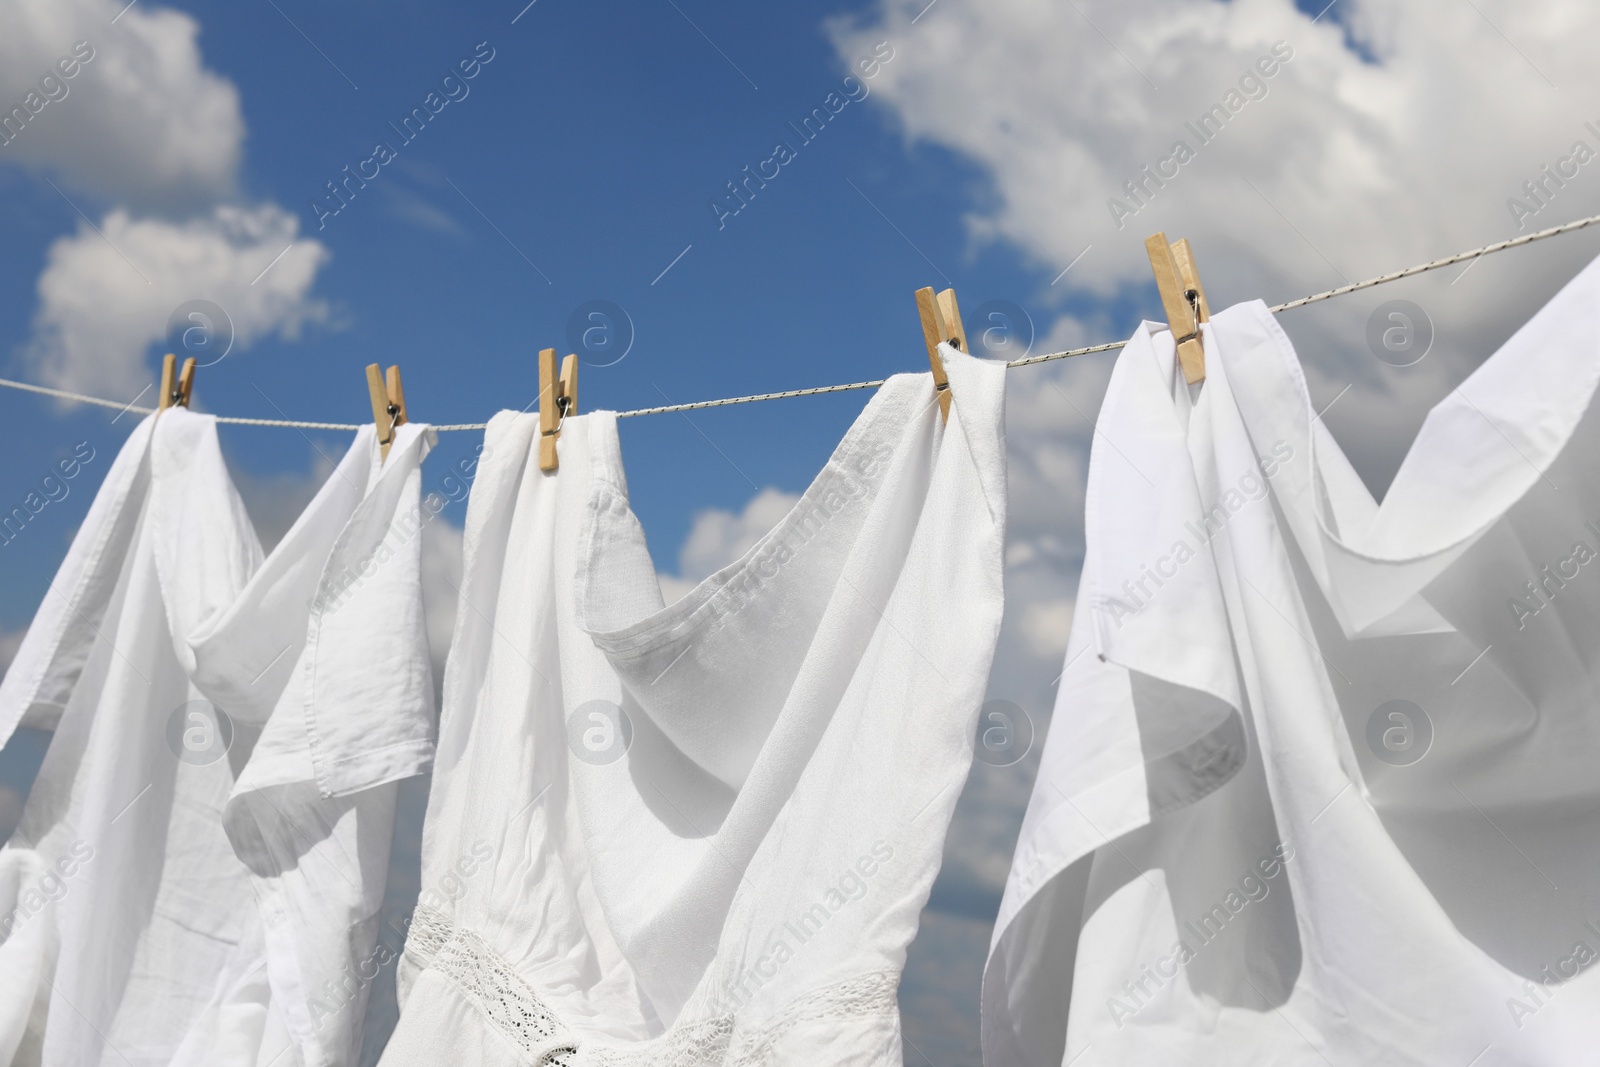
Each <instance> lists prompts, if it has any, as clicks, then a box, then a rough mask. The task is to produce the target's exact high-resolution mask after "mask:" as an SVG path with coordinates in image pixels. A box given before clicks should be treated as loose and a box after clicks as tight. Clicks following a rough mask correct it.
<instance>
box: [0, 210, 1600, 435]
mask: <svg viewBox="0 0 1600 1067" xmlns="http://www.w3.org/2000/svg"><path fill="white" fill-rule="evenodd" d="M1597 222H1600V215H1590V216H1589V217H1588V218H1585V219H1578V220H1577V221H1575V222H1568V223H1563V224H1562V225H1560V226H1552V227H1550V228H1549V229H1548V230H1539V231H1538V232H1536V233H1528V234H1523V235H1522V236H1521V237H1513V238H1510V239H1509V240H1505V241H1498V242H1496V243H1494V244H1490V245H1484V246H1483V247H1482V248H1474V249H1472V250H1471V251H1469V252H1458V253H1456V254H1455V255H1453V256H1446V257H1444V258H1443V259H1436V260H1434V261H1433V262H1431V263H1419V264H1418V265H1416V266H1414V267H1407V268H1405V269H1404V270H1397V271H1393V272H1391V273H1389V274H1380V275H1378V276H1377V277H1376V278H1368V279H1366V280H1365V281H1359V282H1352V283H1350V284H1349V285H1341V286H1339V287H1338V288H1337V289H1329V290H1327V291H1326V292H1321V293H1313V294H1312V295H1311V296H1303V297H1301V298H1300V299H1298V300H1291V301H1289V302H1288V303H1285V304H1275V305H1274V306H1272V307H1270V308H1268V309H1267V310H1269V311H1271V312H1272V313H1273V314H1274V315H1276V314H1278V313H1280V312H1284V311H1292V310H1294V309H1295V308H1300V307H1305V306H1306V305H1307V304H1315V303H1317V302H1319V301H1322V300H1331V299H1332V298H1334V297H1336V296H1344V295H1346V294H1348V293H1355V292H1360V291H1361V290H1363V289H1371V288H1372V287H1373V286H1377V285H1386V284H1388V283H1389V282H1396V281H1399V280H1400V279H1402V278H1410V277H1412V276H1414V275H1417V274H1425V273H1427V272H1428V271H1431V270H1438V269H1439V268H1441V267H1448V266H1451V265H1453V264H1456V263H1463V262H1465V261H1467V260H1469V259H1477V258H1478V257H1480V256H1486V255H1489V254H1491V253H1493V252H1503V251H1505V250H1506V249H1508V248H1517V247H1520V246H1521V245H1526V244H1532V243H1533V242H1534V241H1542V240H1544V239H1545V238H1546V237H1556V236H1559V235H1560V234H1564V233H1572V232H1574V231H1576V230H1581V229H1584V228H1585V227H1588V226H1593V225H1594V224H1595V223H1597ZM1126 344H1127V342H1126V341H1111V342H1108V343H1106V344H1100V345H1090V346H1089V347H1087V348H1072V349H1068V350H1067V351H1065V352H1047V353H1045V354H1044V355H1039V356H1027V357H1025V358H1023V359H1014V360H1011V361H1010V362H1008V363H1007V364H1006V368H1007V369H1008V370H1009V369H1012V368H1015V367H1031V366H1034V365H1035V364H1038V363H1048V362H1050V361H1051V360H1056V359H1070V358H1071V357H1073V356H1088V355H1093V354H1094V353H1096V352H1112V351H1115V350H1116V349H1119V348H1122V347H1123V346H1124V345H1126ZM886 381H888V379H887V378H877V379H874V380H873V381H870V382H848V383H846V384H844V385H819V386H814V387H812V388H810V389H788V390H785V391H783V392H779V393H756V394H754V395H751V396H730V397H725V398H723V399H721V400H697V401H694V402H692V403H688V404H664V405H662V406H660V407H653V408H636V409H634V410H633V411H619V412H617V418H619V419H626V418H631V417H632V416H635V415H666V414H669V413H672V412H677V411H698V410H700V409H702V408H720V407H726V406H728V405H730V404H753V403H756V402H758V401H762V400H783V399H786V398H788V397H794V396H821V395H822V394H824V393H846V392H849V391H851V390H853V389H876V388H878V387H879V386H881V385H883V383H884V382H886ZM0 386H3V387H5V388H7V389H21V390H24V391H26V392H30V393H39V394H42V395H44V396H53V397H56V398H58V399H61V400H70V401H73V402H76V403H79V404H96V405H98V406H100V407H105V408H113V409H116V410H119V411H122V412H130V411H131V412H136V413H138V414H141V415H148V414H150V413H151V412H153V411H154V410H155V409H154V408H147V407H137V406H135V405H133V404H124V403H122V402H121V401H117V400H107V399H105V398H104V397H97V396H86V395H84V394H83V393H74V392H70V391H68V390H65V389H50V388H47V387H45V386H42V385H34V384H32V383H30V382H17V381H12V380H10V379H8V378H0ZM134 399H136V400H137V399H138V398H137V397H135V398H134ZM216 419H217V422H219V423H227V424H229V425H232V426H284V427H289V428H293V429H298V430H348V431H355V430H359V429H360V428H361V424H357V423H346V422H305V421H301V420H298V419H251V418H244V417H242V416H238V415H218V416H217V417H216ZM487 425H488V423H483V422H463V423H454V424H451V425H445V426H435V427H434V429H435V430H437V431H440V432H446V433H447V432H450V431H452V430H482V429H484V428H485V427H487Z"/></svg>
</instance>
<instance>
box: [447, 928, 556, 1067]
mask: <svg viewBox="0 0 1600 1067" xmlns="http://www.w3.org/2000/svg"><path fill="white" fill-rule="evenodd" d="M431 966H432V969H433V970H434V971H435V972H437V973H439V974H442V975H444V976H445V977H446V978H449V979H450V980H451V981H452V982H454V983H455V985H456V987H457V988H458V989H460V990H461V991H462V992H463V993H465V994H466V995H467V997H468V999H470V1000H471V1001H472V1002H473V1003H474V1004H476V1005H477V1007H478V1010H479V1011H481V1012H483V1014H484V1015H485V1016H486V1017H487V1018H488V1019H489V1021H490V1022H492V1023H493V1024H494V1026H495V1029H497V1030H499V1031H500V1032H501V1033H502V1034H504V1035H505V1036H506V1037H507V1038H509V1039H510V1041H511V1043H512V1044H514V1045H515V1046H516V1047H517V1048H519V1049H521V1050H522V1051H524V1052H526V1053H528V1054H529V1055H530V1056H531V1057H532V1058H533V1062H534V1063H536V1064H540V1065H546V1064H548V1065H558V1064H559V1065H570V1064H572V1063H573V1062H574V1061H573V1059H572V1057H573V1055H574V1054H575V1053H576V1051H577V1042H576V1041H574V1040H573V1037H572V1035H571V1034H570V1033H569V1032H568V1031H567V1028H566V1027H564V1026H562V1025H561V1021H560V1020H559V1019H557V1018H556V1016H555V1013H554V1012H552V1011H551V1010H550V1009H549V1008H547V1007H545V1005H544V1001H542V1000H540V999H539V997H538V995H537V994H536V993H534V991H533V990H532V989H531V988H529V986H528V983H527V982H525V981H523V979H522V976H521V975H519V974H517V972H516V971H514V970H512V969H511V968H510V967H508V966H506V963H505V961H504V960H503V959H501V958H500V954H499V953H497V952H496V951H495V950H494V949H493V948H491V947H490V946H489V943H488V942H486V941H484V940H483V938H481V937H479V936H478V935H477V934H475V933H473V932H472V931H471V930H464V929H462V928H460V927H456V928H455V929H454V931H453V932H452V933H451V935H450V939H449V940H448V941H447V942H445V944H444V945H443V946H442V947H441V948H440V949H439V950H438V951H437V952H436V953H435V954H434V957H433V963H432V965H431Z"/></svg>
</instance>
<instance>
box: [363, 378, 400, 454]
mask: <svg viewBox="0 0 1600 1067" xmlns="http://www.w3.org/2000/svg"><path fill="white" fill-rule="evenodd" d="M367 395H368V396H369V397H370V398H371V399H372V421H373V422H374V423H375V424H376V425H377V427H378V447H379V450H380V454H381V457H382V458H383V459H388V458H389V446H390V445H392V444H394V431H395V429H396V428H397V427H399V426H403V425H405V421H406V391H405V387H404V386H402V385H401V384H400V368H399V367H390V368H389V380H388V382H387V383H385V382H384V380H383V372H382V371H381V370H380V369H379V367H378V365H377V364H376V363H368V364H367Z"/></svg>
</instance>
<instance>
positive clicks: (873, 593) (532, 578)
mask: <svg viewBox="0 0 1600 1067" xmlns="http://www.w3.org/2000/svg"><path fill="white" fill-rule="evenodd" d="M944 358H945V361H946V364H947V366H948V369H949V375H950V382H951V390H952V393H953V396H954V405H953V409H952V411H951V414H950V418H949V422H948V424H945V423H944V422H943V421H942V420H941V418H940V416H939V410H938V406H937V405H936V404H935V403H934V394H933V392H932V390H931V388H930V378H929V376H928V375H926V374H924V375H916V376H913V375H903V376H898V377H895V378H892V379H891V380H890V381H889V382H888V384H886V385H885V386H884V387H883V388H882V390H881V391H880V392H879V393H878V395H877V396H875V397H874V398H873V400H872V401H871V402H870V403H869V405H868V406H867V408H866V411H865V412H864V413H863V414H862V415H861V417H860V418H859V419H858V420H857V422H856V424H855V426H854V427H853V428H852V429H851V430H850V432H849V434H848V435H847V436H846V437H845V439H844V441H843V443H842V444H841V445H840V446H839V448H838V449H837V451H835V453H834V455H833V457H832V458H831V460H830V461H829V463H828V464H827V466H826V468H825V469H824V470H823V472H822V473H821V474H820V475H819V476H818V478H817V480H816V481H815V482H814V483H813V484H812V485H811V487H810V489H809V490H808V491H807V492H806V494H805V495H804V496H803V497H802V498H801V500H800V502H799V503H798V504H797V505H796V507H795V509H794V510H793V511H792V512H791V513H790V514H789V515H788V516H787V517H786V518H785V519H784V520H783V521H782V522H780V523H779V524H778V526H777V527H776V528H774V529H773V530H772V531H771V532H770V533H768V534H767V535H766V536H765V537H764V538H762V540H761V541H760V542H758V543H757V544H756V545H755V546H754V547H753V548H751V550H750V551H749V552H748V553H746V555H745V556H744V557H743V558H742V559H740V560H739V561H738V562H736V563H733V564H731V565H729V566H728V567H726V568H724V569H723V570H721V571H719V572H718V573H716V574H715V575H713V576H712V577H710V578H708V579H707V580H706V581H704V582H703V583H701V584H700V585H699V586H698V587H697V588H696V589H695V590H694V591H692V592H691V593H689V594H688V595H687V596H686V597H684V598H683V599H682V600H680V601H678V602H677V603H675V604H673V605H672V606H671V607H667V608H663V607H662V599H661V594H660V590H659V586H658V583H657V579H656V574H655V571H654V568H653V567H652V565H651V561H650V557H649V554H648V552H647V550H646V547H645V541H644V537H643V533H642V531H641V529H640V527H639V524H638V522H637V520H636V519H635V518H634V516H633V513H632V512H631V511H630V510H629V508H628V503H627V491H626V488H625V484H626V483H625V480H624V476H623V471H622V464H621V455H620V449H619V446H618V440H617V432H616V419H615V416H614V415H612V414H610V413H606V412H601V413H596V414H590V415H585V416H582V417H574V418H569V419H567V420H566V421H565V424H564V426H563V428H562V430H561V437H560V442H559V451H560V469H559V471H557V472H555V473H553V474H546V473H544V472H542V471H540V469H539V466H538V464H537V462H535V461H534V459H533V457H534V456H535V455H536V454H537V419H536V417H534V416H531V415H518V414H514V413H508V412H502V413H501V414H500V415H498V416H496V417H495V419H494V420H493V421H491V423H490V424H489V429H488V432H487V435H486V442H485V449H484V453H483V458H482V460H481V461H480V464H479V467H478V471H477V475H476V484H475V485H474V487H473V491H472V498H471V501H470V504H469V506H468V512H467V525H466V533H465V554H466V555H465V569H464V579H463V584H462V589H461V603H460V607H459V612H458V615H457V626H456V634H455V640H454V644H453V646H452V648H451V654H450V660H449V664H448V666H447V667H446V672H445V690H444V692H445V696H444V711H443V715H442V719H441V724H440V737H439V753H438V758H437V762H436V766H435V771H434V784H433V792H432V795H431V797H430V802H429V808H428V817H427V822H426V824H425V827H424V834H423V837H424V841H423V891H422V901H423V903H422V905H421V906H419V908H418V909H417V913H416V916H415V919H414V922H413V925H412V927H411V930H410V934H409V937H408V941H407V945H406V953H405V956H404V957H403V958H402V961H401V968H402V969H401V974H400V977H401V997H402V1005H401V1016H400V1022H399V1025H398V1027H397V1029H396V1031H395V1033H394V1036H393V1038H392V1039H391V1041H390V1043H389V1046H388V1048H387V1050H386V1052H385V1054H384V1057H383V1060H382V1063H383V1064H384V1065H385V1067H409V1065H413V1064H415V1065H424V1064H425V1065H428V1067H433V1065H435V1064H438V1063H443V1062H457V1063H474V1064H485V1065H494V1064H502V1065H508V1067H509V1065H512V1064H517V1065H521V1064H557V1063H559V1064H566V1065H583V1064H650V1065H653V1067H664V1065H671V1067H678V1065H693V1064H730V1065H731V1064H807V1065H811V1064H819V1063H860V1064H898V1063H899V1062H900V1059H901V1053H900V1033H899V1013H898V1009H897V1005H896V989H897V986H898V983H899V976H900V972H901V969H902V967H903V965H904V961H905V949H906V945H907V943H908V942H909V941H910V940H911V938H912V936H913V934H914V933H915V930H916V926H917V920H918V915H919V913H920V911H921V908H922V905H923V903H924V902H925V900H926V898H927V895H928V892H929V889H930V888H931V885H932V882H933V878H934V875H935V873H936V871H937V868H938V864H939V859H940V854H941V847H942V842H943V838H944V833H945V830H946V827H947V825H948V822H949V819H950V815H951V812H952V809H953V808H954V805H955V802H956V797H957V795H958V794H959V793H960V790H961V784H962V782H963V781H964V779H965V777H966V773H967V769H968V767H969V764H970V760H971V755H972V746H971V735H972V733H973V728H974V726H975V723H976V717H977V713H978V710H979V705H980V703H981V701H982V698H983V692H984V684H985V681H986V676H987V674H988V669H989V663H990V659H991V657H992V654H993V648H994V642H995V639H996V635H997V633H998V627H999V623H1000V614H1001V606H1002V589H1001V548H1002V543H1003V539H1004V526H1005V521H1004V520H1005V481H1004V454H1003V445H1002V441H1001V420H1002V404H1003V384H1004V383H1003V377H1004V373H1003V370H1002V368H1000V367H997V366H994V365H984V364H981V363H980V362H979V361H977V360H974V359H972V358H971V357H969V356H966V355H963V354H961V353H959V352H955V351H953V350H950V349H945V350H944Z"/></svg>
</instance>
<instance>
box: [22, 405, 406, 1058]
mask: <svg viewBox="0 0 1600 1067" xmlns="http://www.w3.org/2000/svg"><path fill="white" fill-rule="evenodd" d="M428 439H431V433H430V432H428V431H426V430H425V429H424V428H418V429H416V430H413V431H411V435H410V437H409V438H402V440H401V441H400V442H397V445H396V451H395V453H393V454H392V455H391V464H390V467H389V468H387V469H385V470H384V471H383V473H382V474H381V475H380V474H379V473H378V468H377V451H376V444H375V440H374V435H373V433H372V431H371V430H366V431H364V432H362V433H361V434H358V435H357V438H356V441H355V443H354V445H353V447H352V449H351V451H350V454H349V455H347V456H346V457H345V460H344V461H343V462H342V463H341V464H340V466H339V469H338V470H337V471H336V473H335V477H334V478H333V479H332V480H330V482H329V484H328V485H327V486H325V487H324V488H323V490H322V492H321V493H319V494H318V496H317V498H316V500H315V501H313V503H312V505H311V506H310V507H309V508H308V509H307V512H306V513H305V515H303V516H302V517H301V518H300V520H299V521H298V522H297V523H296V525H295V526H294V528H293V529H292V530H291V531H290V533H289V534H288V535H287V536H286V537H285V538H284V541H283V543H282V544H280V545H279V547H278V548H277V549H276V550H275V551H274V553H273V554H272V556H271V557H270V558H268V559H267V560H266V561H265V563H264V564H263V560H262V553H261V548H260V544H259V542H258V541H257V539H256V535H255V533H254V531H253V529H252V528H251V526H250V522H249V519H248V517H247V515H246V514H245V511H244V508H243V506H242V504H241V502H240V500H239V497H238V494H237V492H236V491H235V490H234V487H233V484H232V482H231V481H230V480H229V478H228V474H227V470H226V467H225V465H224V463H223V460H222V454H221V450H220V448H219V447H218V443H217V436H216V422H215V420H214V419H213V418H211V417H209V416H204V415H197V414H194V413H191V412H189V411H188V410H187V409H184V408H170V409H168V410H166V411H164V412H162V413H161V414H160V416H159V417H157V416H151V417H150V418H147V419H146V420H145V421H144V422H142V423H141V424H140V425H139V426H138V427H137V428H136V429H135V431H134V432H133V434H132V435H131V436H130V438H129V440H128V442H127V443H126V444H125V445H124V447H123V449H122V451H121V453H120V454H119V455H118V457H117V459H116V461H115V462H114V463H113V465H112V468H111V470H110V471H109V472H108V474H107V477H106V481H105V484H104V485H103V486H102V487H101V489H100V491H99V493H98V494H97V495H96V497H95V500H94V502H93V504H92V505H91V507H90V510H89V514H88V516H87V518H86V519H85V521H84V523H83V525H82V527H81V528H80V530H79V532H78V534H77V536H76V537H75V538H74V540H73V544H72V546H71V548H70V549H69V551H68V554H67V558H66V561H65V562H64V563H63V565H62V567H61V570H60V571H59V572H58V574H57V575H56V579H55V581H54V582H53V583H52V586H51V589H50V592H49V593H48V594H47V596H46V599H45V601H44V604H43V605H42V606H41V608H40V610H39V612H38V614H37V616H36V617H35V619H34V622H33V625H32V626H31V627H30V628H29V630H28V633H27V636H26V637H25V639H24V641H23V644H22V647H21V649H20V650H19V652H18V655H17V657H16V659H15V661H14V662H13V664H12V666H11V668H10V670H9V671H8V672H7V674H6V677H5V679H4V682H3V683H0V739H4V738H9V736H10V735H11V733H12V731H13V730H14V729H15V728H16V727H17V726H18V725H26V726H33V727H38V728H42V729H53V730H54V731H55V734H54V737H53V739H52V742H51V746H50V749H49V751H48V752H47V754H46V756H45V760H44V763H43V765H42V767H41V769H40V772H39V776H38V778H37V780H36V782H35V784H34V787H33V789H32V791H31V793H30V795H29V798H28V803H27V806H26V808H25V810H24V813H23V819H22V822H21V824H20V825H19V827H18V829H17V831H16V832H15V834H14V835H13V836H12V839H11V840H10V842H9V843H8V844H7V845H6V847H5V848H4V849H3V850H0V1062H4V1063H9V1064H16V1065H34V1064H43V1065H51V1067H54V1065H61V1067H69V1065H70V1067H81V1065H85V1064H102V1063H103V1064H126V1063H134V1064H162V1065H168V1064H171V1065H185V1067H187V1065H196V1067H199V1065H205V1067H217V1065H223V1067H234V1065H239V1067H245V1065H264V1064H267V1063H276V1064H278V1065H280V1067H281V1065H285V1064H291V1063H293V1064H312V1063H315V1064H334V1063H349V1062H352V1060H353V1057H354V1053H355V1049H354V1045H353V1042H354V1041H355V1040H357V1035H358V1029H359V1021H360V1018H361V1003H362V1000H363V999H364V991H363V990H361V989H360V987H359V984H358V983H357V982H355V981H352V976H353V975H354V974H356V973H358V972H356V970H355V968H356V967H357V966H358V964H359V963H360V961H361V960H362V959H363V958H364V955H370V954H371V952H372V947H373V937H374V933H375V931H374V930H373V922H372V920H371V915H372V913H373V912H374V911H375V910H376V902H377V901H379V900H381V897H382V893H383V880H384V875H385V868H386V865H387V856H388V846H389V839H390V834H391V811H392V805H393V786H392V785H391V784H388V783H391V782H392V781H393V780H394V779H395V778H397V777H399V776H402V775H404V774H408V773H416V771H417V770H419V769H422V768H425V767H426V763H427V756H428V740H427V738H428V729H429V727H428V714H429V707H428V693H429V692H430V687H429V686H428V685H426V684H422V685H421V686H420V692H419V691H418V682H419V679H418V678H417V677H416V674H417V669H418V668H417V667H416V665H417V664H420V665H421V667H420V670H421V671H422V672H423V674H424V676H425V673H426V670H427V662H428V661H427V657H426V646H425V644H424V645H422V646H421V648H422V653H421V654H420V655H419V654H418V652H417V648H418V641H419V638H420V630H419V627H418V625H417V622H416V619H417V618H418V617H419V616H420V591H419V588H420V587H419V586H418V577H417V567H416V564H415V559H414V558H413V557H414V556H415V550H414V545H413V546H411V549H410V551H409V552H408V551H407V550H406V546H405V541H404V530H405V527H406V525H407V523H408V522H409V524H410V527H411V530H412V532H413V533H414V531H415V527H416V523H417V520H416V511H417V475H416V464H417V463H419V462H420V459H421V456H422V455H423V454H425V452H426V442H427V440H428ZM408 508H409V511H410V514H411V518H410V519H409V520H407V519H406V514H407V509H408ZM397 535H398V536H397ZM375 539H376V540H375ZM383 540H388V541H389V542H391V543H395V544H399V545H400V546H401V548H402V550H401V551H399V552H396V553H395V559H394V560H393V561H391V562H389V563H387V564H385V565H384V566H383V567H381V568H379V569H378V570H377V571H376V572H375V573H373V574H371V575H369V576H368V578H367V579H366V580H365V581H364V582H363V583H361V584H360V585H359V587H358V588H345V587H344V586H343V585H341V584H340V583H341V582H342V581H343V574H344V571H342V570H341V567H343V566H345V565H348V564H349V563H351V562H352V561H354V560H358V559H360V558H363V556H364V550H370V549H371V548H372V547H373V545H374V544H375V543H376V542H378V541H383ZM412 540H413V541H414V540H415V539H414V537H413V538H412ZM368 626H372V627H377V628H376V629H374V630H373V631H372V633H379V634H387V635H388V636H386V637H383V638H382V639H381V641H379V642H378V643H379V644H381V645H382V651H377V650H375V648H374V638H373V637H372V635H371V633H356V631H358V630H364V629H365V627H368ZM269 648H270V652H268V651H267V649H269ZM274 657H276V658H274ZM362 663H369V664H370V666H371V667H372V668H376V669H378V670H380V671H392V670H395V669H396V668H397V666H399V667H405V668H406V669H405V670H402V671H400V672H399V677H400V678H401V679H403V681H401V682H397V681H396V680H395V679H394V678H391V677H388V676H387V675H385V676H384V677H374V676H373V674H372V673H371V671H370V670H366V669H362V668H361V667H360V666H359V665H360V664H362ZM362 678H365V679H366V681H365V682H362V681H361V680H360V679H362ZM369 700H370V701H371V703H368V701H369ZM332 977H337V979H338V985H339V989H340V990H342V991H347V992H344V993H343V996H342V998H341V999H337V1000H328V999H324V1000H323V1001H322V1005H321V1006H322V1007H323V1009H324V1010H323V1011H321V1012H320V1013H316V1012H315V1008H314V1007H312V1006H311V1005H313V1004H314V1003H316V1001H315V998H317V997H324V998H327V996H328V991H327V989H326V987H325V986H324V985H323V983H324V982H325V981H326V980H327V979H329V978H332ZM309 1015H315V1018H314V1019H313V1021H314V1022H315V1023H316V1024H318V1025H316V1026H307V1025H306V1019H307V1016H309Z"/></svg>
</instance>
